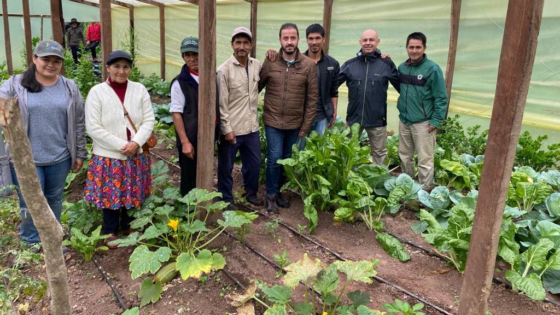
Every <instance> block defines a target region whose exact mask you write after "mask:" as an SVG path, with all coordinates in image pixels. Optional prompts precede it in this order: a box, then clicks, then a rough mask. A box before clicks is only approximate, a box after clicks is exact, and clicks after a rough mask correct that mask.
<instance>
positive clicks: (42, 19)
mask: <svg viewBox="0 0 560 315" xmlns="http://www.w3.org/2000/svg"><path fill="white" fill-rule="evenodd" d="M43 21H44V15H41V40H43Z"/></svg>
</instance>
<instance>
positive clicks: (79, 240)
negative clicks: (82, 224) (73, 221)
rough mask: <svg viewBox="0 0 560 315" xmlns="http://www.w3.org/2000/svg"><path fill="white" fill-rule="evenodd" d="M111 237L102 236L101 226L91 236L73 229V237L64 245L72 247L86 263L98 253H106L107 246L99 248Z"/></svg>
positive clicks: (63, 243)
mask: <svg viewBox="0 0 560 315" xmlns="http://www.w3.org/2000/svg"><path fill="white" fill-rule="evenodd" d="M108 237H109V235H101V226H98V227H97V229H95V230H94V231H93V232H92V233H91V235H90V236H87V235H85V234H84V233H82V231H81V230H80V229H77V228H72V236H71V237H70V239H69V240H65V241H64V242H62V245H66V246H68V245H70V246H72V248H73V249H74V250H75V251H76V252H78V253H79V254H80V255H82V257H83V258H84V260H85V261H90V260H91V259H92V258H93V255H94V254H95V253H96V252H98V251H106V250H107V249H108V248H107V246H97V243H99V241H102V240H104V239H106V238H108Z"/></svg>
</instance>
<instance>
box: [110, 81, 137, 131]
mask: <svg viewBox="0 0 560 315" xmlns="http://www.w3.org/2000/svg"><path fill="white" fill-rule="evenodd" d="M106 82H107V84H108V85H109V86H111V83H109V80H107V81H106ZM121 105H122V108H123V111H124V117H126V119H128V122H129V123H130V125H132V129H134V133H138V129H136V125H135V124H134V122H132V119H130V115H129V114H128V111H127V110H126V107H124V102H121Z"/></svg>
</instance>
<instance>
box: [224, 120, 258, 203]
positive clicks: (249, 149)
mask: <svg viewBox="0 0 560 315" xmlns="http://www.w3.org/2000/svg"><path fill="white" fill-rule="evenodd" d="M235 140H236V143H233V144H232V143H229V142H227V141H225V138H224V136H220V144H219V145H218V191H219V192H220V193H222V200H223V201H226V202H233V194H232V189H233V178H232V176H231V172H232V170H233V164H234V162H235V156H236V155H237V151H238V150H239V151H240V153H241V163H242V165H243V166H242V167H241V173H242V174H243V184H244V187H245V192H246V193H247V196H256V195H257V192H258V190H259V173H260V169H261V140H260V137H259V132H258V131H257V132H253V133H250V134H248V135H243V136H236V137H235Z"/></svg>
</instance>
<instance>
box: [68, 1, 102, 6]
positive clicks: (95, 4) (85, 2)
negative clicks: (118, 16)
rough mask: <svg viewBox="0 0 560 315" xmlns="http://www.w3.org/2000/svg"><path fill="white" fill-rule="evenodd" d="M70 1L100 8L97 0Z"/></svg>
mask: <svg viewBox="0 0 560 315" xmlns="http://www.w3.org/2000/svg"><path fill="white" fill-rule="evenodd" d="M68 1H70V2H76V3H79V4H85V5H89V6H91V7H95V8H99V4H97V3H95V2H89V1H85V0H68Z"/></svg>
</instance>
